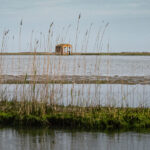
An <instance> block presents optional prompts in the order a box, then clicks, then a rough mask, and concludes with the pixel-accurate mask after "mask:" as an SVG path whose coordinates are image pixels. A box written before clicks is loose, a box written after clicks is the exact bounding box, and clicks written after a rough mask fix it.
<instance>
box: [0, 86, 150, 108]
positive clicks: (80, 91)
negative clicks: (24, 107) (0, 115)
mask: <svg viewBox="0 0 150 150" xmlns="http://www.w3.org/2000/svg"><path fill="white" fill-rule="evenodd" d="M33 89H34V85H28V84H27V85H22V84H20V85H18V84H17V85H15V84H11V85H10V84H5V85H0V94H1V97H4V98H5V97H7V99H9V100H11V99H13V98H15V99H17V100H18V101H20V100H21V99H24V98H25V99H27V100H32V98H33V97H35V98H36V99H37V100H39V101H41V100H45V99H46V100H47V101H48V102H50V103H51V102H52V103H55V104H60V105H65V106H66V105H78V106H95V105H102V106H116V107H122V106H123V107H141V106H142V107H150V85H120V84H114V85H113V84H48V85H42V84H37V85H36V86H35V91H34V92H33Z"/></svg>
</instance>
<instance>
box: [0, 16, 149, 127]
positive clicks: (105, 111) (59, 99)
mask: <svg viewBox="0 0 150 150" xmlns="http://www.w3.org/2000/svg"><path fill="white" fill-rule="evenodd" d="M80 21H81V14H80V15H79V16H78V20H77V26H76V31H75V34H74V35H75V37H74V38H72V40H70V37H67V36H69V35H70V33H67V34H66V32H67V30H69V29H70V28H72V25H68V26H67V27H63V29H62V32H61V33H60V35H58V36H56V37H55V36H54V29H53V28H54V23H53V22H52V23H51V24H50V26H49V29H48V33H46V34H44V33H42V32H40V33H39V35H40V36H39V38H38V37H36V35H35V34H34V31H32V33H31V38H30V42H29V43H30V45H29V49H30V51H29V52H27V53H24V54H32V56H28V55H27V56H21V55H19V54H21V49H22V33H23V31H22V27H23V21H22V20H21V22H20V25H19V37H18V39H19V40H18V41H19V44H18V49H19V52H18V53H16V54H18V55H17V56H12V55H10V56H5V55H3V54H11V53H9V52H8V51H7V44H8V36H9V31H10V30H7V31H4V33H3V36H2V44H1V55H0V76H1V75H6V74H7V75H9V74H10V75H18V76H19V75H24V76H25V79H24V80H25V81H26V79H27V77H28V75H32V77H33V79H32V81H34V82H33V83H32V84H29V85H26V84H16V85H3V84H0V124H6V125H7V124H12V125H16V124H17V125H49V126H50V127H51V126H60V127H73V128H85V129H89V128H90V129H105V128H106V129H112V128H129V129H130V128H135V127H136V128H142V127H145V128H149V127H150V118H149V111H150V110H149V108H147V107H149V101H148V100H149V94H148V93H149V92H148V90H149V87H147V88H146V89H145V86H141V87H140V88H137V86H132V87H128V85H126V86H124V85H117V87H115V86H114V85H111V84H108V85H105V87H104V85H101V84H94V85H93V84H89V85H87V84H86V82H85V81H84V80H83V83H81V84H79V85H76V84H74V83H72V84H65V85H64V84H58V85H56V84H49V83H48V77H49V75H53V76H59V75H82V76H85V75H88V76H92V75H97V76H101V75H102V74H103V72H105V73H106V75H108V77H109V75H110V74H111V72H112V66H111V62H112V60H111V59H107V60H106V61H104V60H105V59H106V57H101V56H99V55H101V54H102V53H101V51H102V49H103V39H104V35H105V32H106V31H107V28H108V25H109V23H106V24H105V25H103V26H102V27H101V28H100V29H99V30H98V33H97V35H96V37H95V41H94V46H93V47H95V50H96V52H97V53H96V54H97V56H95V57H94V59H89V58H90V55H91V54H92V53H87V49H88V44H89V41H90V39H91V38H93V37H90V36H91V31H92V27H93V24H91V25H90V27H89V28H88V29H87V30H86V32H85V34H84V35H83V39H82V40H79V37H80V36H81V32H80ZM65 31H66V32H65ZM69 31H71V30H69ZM62 33H65V35H66V36H64V37H63V36H62V35H61V34H62ZM79 35H80V36H79ZM55 38H56V39H55ZM73 40H74V42H73ZM54 41H55V42H54ZM70 41H72V43H74V45H73V46H74V48H75V49H74V52H75V53H76V54H79V55H85V54H86V55H89V56H49V55H47V56H39V55H37V54H42V53H45V54H52V52H53V51H52V49H53V48H54V45H55V44H54V43H60V42H70ZM80 41H82V43H80ZM83 41H84V42H83ZM80 45H81V48H79V46H80ZM41 49H43V50H44V52H42V53H40V52H39V51H40V50H41ZM78 49H80V52H78V51H77V50H78ZM107 50H108V51H107V53H104V54H106V55H109V54H110V52H109V43H108V46H107ZM113 54H115V53H112V55H113ZM122 54H125V53H122ZM126 54H128V53H126ZM142 54H145V53H142ZM146 54H147V53H146ZM108 57H109V56H107V58H108ZM110 58H111V57H110ZM103 59H104V60H103ZM89 60H90V61H89ZM103 62H104V64H103ZM102 65H105V66H106V67H105V68H104V67H102ZM116 67H117V66H116ZM140 67H141V68H142V67H144V66H140ZM147 67H149V66H147ZM131 69H132V70H134V69H135V72H136V69H137V68H135V66H133V67H132V66H131ZM37 75H43V76H46V77H47V78H46V81H47V82H46V81H45V84H42V85H39V84H37V83H38V82H37V80H36V76H37ZM111 75H112V74H111ZM103 89H105V90H104V91H105V92H104V91H103ZM138 90H139V91H142V92H139V93H140V94H141V95H140V94H139V93H138ZM131 107H132V108H131ZM135 107H136V108H135Z"/></svg>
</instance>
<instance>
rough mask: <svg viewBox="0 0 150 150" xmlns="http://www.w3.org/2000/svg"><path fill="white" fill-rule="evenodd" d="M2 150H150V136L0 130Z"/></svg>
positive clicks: (121, 133)
mask: <svg viewBox="0 0 150 150" xmlns="http://www.w3.org/2000/svg"><path fill="white" fill-rule="evenodd" d="M0 139H1V140H0V149H1V150H106V149H107V150H149V147H150V142H149V139H150V133H149V132H148V133H147V132H145V133H144V132H143V133H138V132H113V133H111V132H109V133H105V132H92V131H90V132H89V131H88V132H86V131H71V130H58V129H35V128H30V129H13V128H0Z"/></svg>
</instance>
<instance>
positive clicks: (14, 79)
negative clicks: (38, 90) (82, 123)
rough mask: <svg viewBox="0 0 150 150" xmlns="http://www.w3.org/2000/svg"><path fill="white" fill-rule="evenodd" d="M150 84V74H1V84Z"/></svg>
mask: <svg viewBox="0 0 150 150" xmlns="http://www.w3.org/2000/svg"><path fill="white" fill-rule="evenodd" d="M74 83H75V84H133V85H134V84H142V85H145V84H150V76H79V75H60V76H58V75H56V76H53V75H18V76H14V75H0V84H74Z"/></svg>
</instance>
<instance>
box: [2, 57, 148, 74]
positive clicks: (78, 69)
mask: <svg viewBox="0 0 150 150" xmlns="http://www.w3.org/2000/svg"><path fill="white" fill-rule="evenodd" d="M1 62H3V65H2V68H1V70H0V71H1V72H2V74H10V75H20V74H21V75H22V74H28V75H29V74H34V73H35V70H36V74H47V73H48V74H50V75H55V74H57V75H110V76H114V75H118V76H123V75H126V76H143V75H144V76H148V75H150V57H149V56H36V57H35V58H34V56H1Z"/></svg>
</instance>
